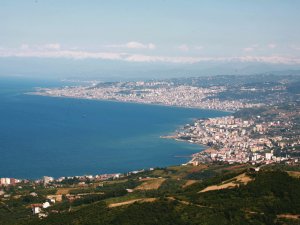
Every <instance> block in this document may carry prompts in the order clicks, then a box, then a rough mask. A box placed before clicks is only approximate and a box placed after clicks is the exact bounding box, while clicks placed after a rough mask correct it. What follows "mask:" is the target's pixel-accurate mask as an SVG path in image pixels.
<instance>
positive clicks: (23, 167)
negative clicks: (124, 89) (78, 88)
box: [0, 78, 228, 179]
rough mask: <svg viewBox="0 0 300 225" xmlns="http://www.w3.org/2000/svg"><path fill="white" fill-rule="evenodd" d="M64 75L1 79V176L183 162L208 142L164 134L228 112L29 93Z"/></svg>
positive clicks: (51, 84) (79, 172) (120, 169)
mask: <svg viewBox="0 0 300 225" xmlns="http://www.w3.org/2000/svg"><path fill="white" fill-rule="evenodd" d="M67 84H68V83H63V82H59V81H53V80H52V81H46V80H33V79H25V78H0V161H1V163H0V177H15V178H30V179H36V178H40V177H42V176H44V175H47V176H54V177H60V176H74V175H84V174H94V175H95V174H102V173H117V172H121V173H123V172H128V171H133V170H139V169H143V168H145V169H146V168H150V167H165V166H170V165H178V164H181V163H185V162H187V161H188V160H189V158H187V157H178V156H188V155H191V154H193V153H195V152H199V151H201V150H203V147H201V146H198V145H194V144H189V143H184V142H177V141H174V140H169V139H162V138H160V136H161V135H168V134H171V133H172V132H174V131H175V130H176V129H178V128H179V127H180V126H182V125H184V124H186V123H189V122H191V121H193V119H195V118H206V117H217V116H223V115H227V114H228V113H225V112H220V111H211V110H198V109H187V108H178V107H166V106H156V105H143V104H133V103H120V102H109V101H97V100H83V99H68V98H53V97H45V96H35V95H27V94H25V93H26V92H29V91H33V90H34V87H58V86H63V85H67Z"/></svg>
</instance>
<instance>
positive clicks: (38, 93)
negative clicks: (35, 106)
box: [24, 92, 234, 165]
mask: <svg viewBox="0 0 300 225" xmlns="http://www.w3.org/2000/svg"><path fill="white" fill-rule="evenodd" d="M24 94H27V95H37V96H44V97H53V98H64V99H80V100H90V101H100V102H115V103H124V104H138V105H149V106H161V107H172V108H184V109H196V110H208V111H216V112H223V113H228V114H229V115H230V114H232V113H234V111H226V110H217V109H208V108H197V107H188V106H177V105H166V104H157V103H143V102H134V101H120V100H113V99H97V98H81V97H69V96H55V95H47V94H43V93H40V92H27V93H24ZM213 118H217V117H213ZM196 119H197V118H192V121H195V120H196ZM160 138H162V139H171V140H175V141H176V142H177V141H178V142H183V143H186V144H194V145H197V146H200V147H202V148H203V150H201V151H198V152H196V153H193V154H192V155H189V157H190V158H191V159H190V160H189V161H187V162H186V163H183V164H181V165H184V164H191V163H192V162H193V161H194V159H195V156H194V155H195V154H199V153H202V152H206V151H207V150H210V149H211V147H210V146H206V145H203V144H199V143H194V142H190V141H187V140H182V139H179V138H177V136H175V135H162V136H160Z"/></svg>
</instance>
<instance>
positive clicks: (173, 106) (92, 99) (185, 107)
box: [24, 92, 237, 114]
mask: <svg viewBox="0 0 300 225" xmlns="http://www.w3.org/2000/svg"><path fill="white" fill-rule="evenodd" d="M24 94H26V95H37V96H45V97H52V98H69V99H81V100H91V101H104V102H118V103H129V104H139V105H154V106H163V107H172V108H184V109H197V110H209V111H216V112H224V113H229V114H232V113H235V112H237V111H229V110H222V109H210V108H200V107H192V106H180V105H167V104H159V103H144V102H135V101H120V100H114V99H101V98H84V97H71V96H55V95H47V94H43V93H40V92H26V93H24Z"/></svg>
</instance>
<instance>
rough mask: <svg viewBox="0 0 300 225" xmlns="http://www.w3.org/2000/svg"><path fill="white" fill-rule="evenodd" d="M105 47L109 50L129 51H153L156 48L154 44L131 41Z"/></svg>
mask: <svg viewBox="0 0 300 225" xmlns="http://www.w3.org/2000/svg"><path fill="white" fill-rule="evenodd" d="M105 47H108V48H127V49H150V50H153V49H155V48H156V46H155V44H153V43H148V44H143V43H141V42H137V41H130V42H128V43H126V44H118V45H106V46H105Z"/></svg>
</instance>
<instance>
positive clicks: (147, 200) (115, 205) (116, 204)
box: [108, 198, 156, 208]
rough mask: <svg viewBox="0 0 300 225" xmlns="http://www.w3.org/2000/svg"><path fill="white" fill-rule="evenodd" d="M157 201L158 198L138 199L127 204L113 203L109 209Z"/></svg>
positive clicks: (126, 202)
mask: <svg viewBox="0 0 300 225" xmlns="http://www.w3.org/2000/svg"><path fill="white" fill-rule="evenodd" d="M155 200H156V198H138V199H133V200H128V201H125V202H117V203H111V204H109V205H108V207H109V208H113V207H119V206H124V205H130V204H133V203H135V202H154V201H155Z"/></svg>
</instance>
